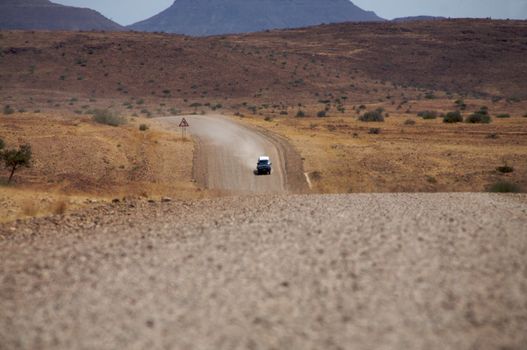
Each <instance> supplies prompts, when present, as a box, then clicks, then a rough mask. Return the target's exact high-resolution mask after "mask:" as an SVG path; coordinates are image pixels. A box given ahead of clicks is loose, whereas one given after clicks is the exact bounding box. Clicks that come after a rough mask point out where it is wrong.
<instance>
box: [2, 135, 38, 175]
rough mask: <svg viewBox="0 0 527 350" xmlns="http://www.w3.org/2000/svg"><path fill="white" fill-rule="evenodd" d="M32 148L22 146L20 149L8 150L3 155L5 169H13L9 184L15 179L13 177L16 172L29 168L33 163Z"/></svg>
mask: <svg viewBox="0 0 527 350" xmlns="http://www.w3.org/2000/svg"><path fill="white" fill-rule="evenodd" d="M31 156H32V152H31V146H30V145H27V144H26V145H22V146H20V147H19V148H18V149H10V150H6V151H4V152H3V153H2V158H3V159H4V163H5V167H6V168H8V169H11V174H10V175H9V179H8V180H7V183H8V184H9V183H11V180H12V179H13V175H15V171H16V170H17V169H18V168H20V167H23V166H25V167H29V165H30V162H31Z"/></svg>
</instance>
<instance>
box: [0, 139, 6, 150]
mask: <svg viewBox="0 0 527 350" xmlns="http://www.w3.org/2000/svg"><path fill="white" fill-rule="evenodd" d="M4 148H5V142H4V140H2V139H0V151H1V150H3V149H4Z"/></svg>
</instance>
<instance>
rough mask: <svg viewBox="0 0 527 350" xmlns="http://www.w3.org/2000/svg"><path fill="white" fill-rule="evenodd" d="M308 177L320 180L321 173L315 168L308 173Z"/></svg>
mask: <svg viewBox="0 0 527 350" xmlns="http://www.w3.org/2000/svg"><path fill="white" fill-rule="evenodd" d="M310 177H311V178H312V179H313V180H315V181H320V180H321V179H322V173H321V172H320V171H318V170H316V171H313V172H312V173H311V174H310Z"/></svg>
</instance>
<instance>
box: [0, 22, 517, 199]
mask: <svg viewBox="0 0 527 350" xmlns="http://www.w3.org/2000/svg"><path fill="white" fill-rule="evenodd" d="M0 36H1V42H2V44H1V47H2V49H1V50H0V79H1V81H2V85H1V86H0V99H1V101H2V106H0V108H2V109H3V113H0V120H1V121H2V123H3V124H2V125H0V138H4V139H5V140H6V141H7V142H8V144H9V145H13V146H14V145H16V143H17V142H18V143H20V142H26V141H27V142H30V143H31V144H32V145H35V154H37V155H39V156H38V157H39V158H43V157H49V158H46V159H59V158H60V157H61V152H66V153H67V152H72V151H74V149H72V148H66V147H65V148H64V149H59V150H54V153H52V154H50V153H49V152H48V151H49V147H48V146H47V145H48V143H44V142H41V141H40V139H41V138H42V137H44V136H45V137H47V139H46V142H51V141H53V140H55V137H56V136H57V134H58V131H57V130H56V128H57V127H56V126H53V125H51V124H50V121H49V118H51V117H55V116H56V115H57V114H63V115H64V117H65V118H66V119H69V118H71V120H77V119H79V118H85V119H86V120H89V118H90V117H91V115H92V114H93V112H92V111H93V110H94V109H105V110H109V111H112V112H116V113H120V114H121V115H122V116H125V117H128V118H129V119H131V120H137V124H139V123H145V120H146V118H151V117H155V116H173V115H179V114H215V115H217V114H227V115H233V114H236V115H238V116H239V118H238V120H239V121H240V122H242V123H244V124H248V123H249V124H252V125H254V126H255V127H256V128H260V129H261V128H264V129H266V130H270V131H272V132H274V133H275V134H278V135H282V136H283V137H284V138H286V139H287V140H288V141H289V142H290V143H291V144H292V145H293V146H294V147H295V148H296V149H298V151H299V153H300V155H301V157H302V160H303V166H304V170H305V173H307V174H308V175H307V176H309V178H310V179H311V188H312V190H313V191H315V192H321V193H342V192H348V191H353V192H415V191H426V192H433V191H441V192H450V191H485V190H487V189H488V188H489V186H490V185H492V184H493V183H495V182H497V181H500V180H507V181H512V182H514V183H516V184H518V185H520V186H521V187H522V188H527V182H526V181H527V174H526V172H525V171H526V170H525V169H527V156H526V155H527V150H526V147H527V138H526V137H525V136H526V135H527V129H526V127H527V123H526V122H527V118H524V117H523V116H527V85H526V83H525V82H526V81H527V62H526V61H525V59H524V58H525V54H526V53H527V42H526V41H525V38H526V37H527V22H525V21H491V20H445V21H435V22H433V23H432V22H408V23H393V22H383V23H344V24H334V25H324V26H318V27H312V28H302V29H293V30H277V31H271V32H261V33H255V34H250V35H230V36H222V37H205V38H192V37H184V36H179V35H169V34H160V33H129V32H112V33H109V32H105V33H101V32H91V33H86V32H85V33H72V32H53V33H50V32H32V31H25V32H24V31H3V32H1V33H0ZM483 73H484V74H483ZM483 107H485V109H486V110H487V111H488V112H489V114H490V115H491V117H492V121H491V123H489V124H469V123H457V124H447V123H444V122H443V118H442V117H441V114H442V113H448V112H452V111H458V112H460V113H461V114H463V117H465V118H467V117H468V116H470V115H471V113H474V112H476V111H479V110H481V109H482V108H483ZM378 108H382V109H383V111H384V113H383V115H384V118H385V119H386V120H385V121H384V122H381V123H367V122H362V121H360V120H359V118H358V117H359V116H361V115H363V114H364V113H365V112H366V111H375V110H377V109H378ZM423 111H432V112H433V113H431V114H432V117H431V118H428V117H427V118H424V117H421V116H420V114H421V112H423ZM300 112H302V113H300ZM434 113H435V114H434ZM297 116H298V117H297ZM498 116H501V117H498ZM151 120H152V119H148V121H151ZM37 124H38V125H41V126H42V129H38V130H37V129H31V130H34V131H31V130H30V131H31V132H30V133H29V134H28V135H29V136H23V137H21V136H20V130H21V128H26V127H27V128H33V127H34V125H37ZM137 124H136V125H137ZM175 129H177V127H175ZM130 130H132V129H130ZM81 131H82V129H81V128H79V127H77V126H71V127H68V132H67V133H65V134H66V136H67V137H68V138H67V140H68V141H67V142H70V141H69V140H72V138H71V135H75V134H77V135H79V134H78V133H80V132H81ZM178 131H179V130H178ZM90 135H92V137H95V135H99V133H98V132H97V133H96V132H93V133H90ZM88 136H89V135H88ZM97 137H99V136H97ZM88 138H89V137H88ZM75 139H77V138H75ZM140 140H141V139H140V138H137V139H136V141H138V142H139V141H140ZM85 144H87V145H90V143H86V142H85ZM119 144H120V145H121V147H117V145H115V147H117V148H118V149H119V152H116V153H115V154H119V155H120V154H121V153H120V152H124V151H125V150H126V152H125V154H127V153H129V152H130V151H128V150H129V149H132V145H129V146H127V145H126V144H125V143H124V142H123V143H121V142H119ZM64 145H66V142H64ZM160 145H161V143H160ZM10 147H11V146H10ZM38 147H40V148H38ZM137 147H138V148H137V149H138V151H137V152H139V153H140V150H141V148H140V144H139V145H137ZM83 152H89V149H86V150H83ZM167 154H172V155H173V156H174V161H176V162H177V160H178V158H179V157H180V156H179V153H178V152H177V151H172V152H167ZM103 155H104V153H103V152H101V153H100V154H99V156H103ZM120 156H121V155H120ZM76 157H77V155H76V154H68V159H76ZM82 159H89V158H87V157H83V158H82ZM138 159H140V158H139V157H138ZM106 161H107V162H108V163H106ZM134 162H135V163H134ZM41 164H42V163H41ZM53 164H54V165H53V167H51V170H49V171H48V172H47V173H48V174H50V175H49V177H46V176H44V175H42V174H41V173H40V170H39V169H43V168H42V167H37V166H35V167H33V168H31V169H24V170H21V172H20V175H19V176H17V181H20V182H19V183H20V184H29V183H30V184H38V183H41V182H44V183H47V181H54V179H55V178H58V180H57V181H58V182H59V183H61V185H60V186H61V187H62V186H68V184H62V183H63V182H64V181H71V183H72V185H71V187H72V188H71V189H72V190H79V191H80V192H83V191H93V189H94V188H95V189H96V190H98V189H99V187H101V186H99V184H100V181H99V182H98V181H93V182H91V185H90V186H91V187H90V186H88V188H83V187H82V186H85V185H86V184H87V183H88V182H87V181H84V180H83V181H80V182H76V181H74V180H75V179H81V178H80V177H79V176H78V175H77V174H78V173H79V172H78V171H76V168H78V167H81V165H77V166H76V167H73V166H72V167H71V168H68V169H67V171H64V170H63V168H62V166H60V162H59V163H57V162H54V163H53ZM83 164H84V163H83ZM92 164H100V165H101V169H103V170H104V169H105V167H106V166H107V167H108V168H112V169H113V170H111V169H110V170H111V173H110V174H111V176H105V181H106V180H108V181H110V182H111V181H114V182H115V183H116V184H115V185H116V186H119V183H121V182H122V178H123V177H124V176H126V174H127V172H130V171H131V172H132V175H134V174H135V173H134V172H135V171H137V169H142V165H141V163H139V164H136V161H135V160H131V161H129V163H126V162H124V161H123V162H121V163H119V164H116V165H114V164H113V162H112V160H111V159H106V160H104V159H100V160H99V163H96V162H95V161H92V160H90V161H89V162H87V163H86V167H87V169H91V168H92V167H93V166H92ZM105 164H106V165H105ZM504 164H505V165H509V166H511V167H513V168H514V171H513V172H512V173H507V174H502V173H500V172H499V171H497V170H496V169H497V168H498V167H500V166H503V165H504ZM121 165H123V166H124V169H120V168H119V167H120V166H121ZM134 169H135V170H134ZM35 170H39V171H37V172H34V171H35ZM95 170H96V169H95ZM114 171H115V172H114ZM145 171H146V170H145ZM57 173H58V174H60V177H57V176H56V175H55V174H57ZM63 173H66V174H65V175H62V174H63ZM101 173H102V171H101V172H94V176H93V177H91V178H90V179H97V178H99V176H100V174H101ZM39 174H40V175H39ZM1 176H2V175H1V174H0V177H1ZM134 176H135V175H134ZM154 178H155V177H154ZM17 183H18V182H17ZM109 185H112V184H111V183H110V184H109ZM113 186H114V185H112V186H109V187H103V188H113ZM66 188H67V189H68V190H69V189H70V187H66Z"/></svg>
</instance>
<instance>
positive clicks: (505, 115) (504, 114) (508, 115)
mask: <svg viewBox="0 0 527 350" xmlns="http://www.w3.org/2000/svg"><path fill="white" fill-rule="evenodd" d="M510 117H511V115H510V114H508V113H502V114H498V115H497V116H496V118H500V119H505V118H510Z"/></svg>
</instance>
